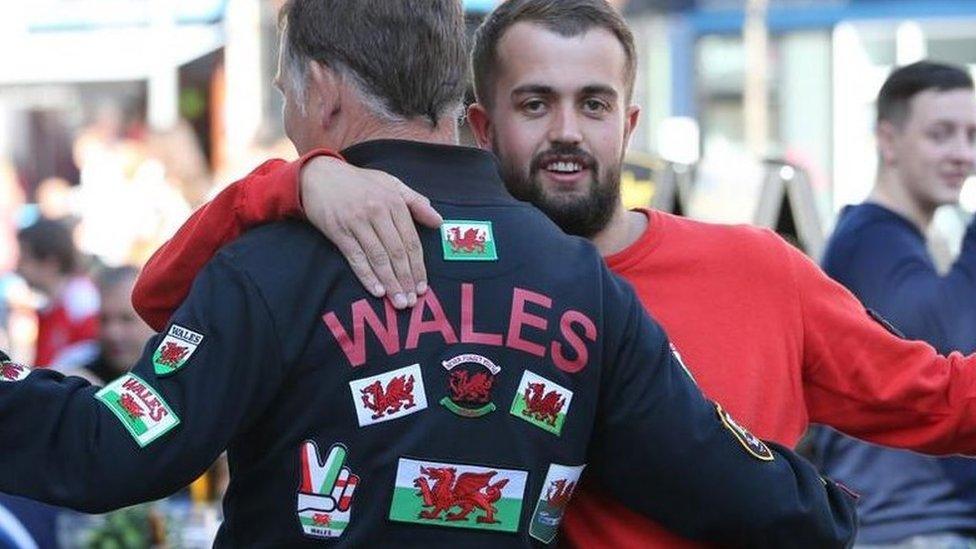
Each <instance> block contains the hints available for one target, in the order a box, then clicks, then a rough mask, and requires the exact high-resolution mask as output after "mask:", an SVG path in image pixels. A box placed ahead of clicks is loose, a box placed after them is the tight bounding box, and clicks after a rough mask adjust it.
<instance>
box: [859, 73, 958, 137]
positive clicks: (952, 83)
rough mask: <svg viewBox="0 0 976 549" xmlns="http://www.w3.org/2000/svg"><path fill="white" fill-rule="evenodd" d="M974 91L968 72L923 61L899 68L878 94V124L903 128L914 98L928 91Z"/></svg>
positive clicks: (889, 77)
mask: <svg viewBox="0 0 976 549" xmlns="http://www.w3.org/2000/svg"><path fill="white" fill-rule="evenodd" d="M933 89H934V90H938V91H949V90H956V89H969V90H972V89H973V78H972V77H971V76H970V75H969V73H967V72H966V71H965V70H964V69H962V68H960V67H955V66H952V65H946V64H943V63H934V62H932V61H919V62H917V63H912V64H911V65H905V66H904V67H899V68H897V69H895V70H894V71H893V72H892V73H891V74H890V75H889V76H888V79H887V80H885V83H884V85H882V86H881V91H880V92H879V93H878V120H877V121H878V122H879V123H880V122H882V121H884V122H890V123H892V124H895V125H896V126H900V125H901V124H902V123H904V122H905V120H906V119H908V114H909V107H910V106H911V105H910V103H911V100H912V98H913V97H915V96H916V95H918V94H919V93H922V92H923V91H926V90H933Z"/></svg>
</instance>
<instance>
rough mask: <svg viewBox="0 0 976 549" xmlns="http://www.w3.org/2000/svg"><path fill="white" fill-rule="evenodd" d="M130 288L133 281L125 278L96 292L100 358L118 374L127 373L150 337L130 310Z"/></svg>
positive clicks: (143, 325)
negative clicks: (100, 305)
mask: <svg viewBox="0 0 976 549" xmlns="http://www.w3.org/2000/svg"><path fill="white" fill-rule="evenodd" d="M134 285H135V278H128V279H125V280H121V281H119V282H118V283H116V284H113V285H111V286H109V287H106V288H100V289H99V293H100V295H101V300H102V310H101V314H100V317H99V322H100V334H99V339H100V343H101V346H102V354H103V355H104V357H105V359H106V361H107V362H108V363H109V364H110V365H111V366H112V367H113V368H115V369H116V370H117V371H119V372H122V371H125V370H128V369H129V368H130V367H132V366H133V365H134V364H135V363H136V361H138V360H139V357H141V356H142V350H143V347H144V346H145V345H146V341H148V340H149V338H150V337H152V336H153V334H154V332H153V331H152V329H151V328H150V327H149V326H148V325H146V323H145V322H143V321H142V319H141V318H139V315H137V314H136V311H135V309H133V308H132V300H131V296H132V287H133V286H134Z"/></svg>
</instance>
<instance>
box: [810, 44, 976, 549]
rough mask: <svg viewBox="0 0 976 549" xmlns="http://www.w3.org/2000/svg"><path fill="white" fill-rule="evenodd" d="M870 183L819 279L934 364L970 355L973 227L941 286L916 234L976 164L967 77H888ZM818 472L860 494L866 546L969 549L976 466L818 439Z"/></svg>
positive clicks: (833, 436) (973, 338) (832, 437)
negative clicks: (939, 358) (915, 343)
mask: <svg viewBox="0 0 976 549" xmlns="http://www.w3.org/2000/svg"><path fill="white" fill-rule="evenodd" d="M877 142H878V151H879V157H880V158H879V160H880V162H879V168H878V177H877V181H876V183H875V186H874V189H873V190H872V192H871V195H870V197H869V198H868V200H867V201H866V202H864V203H863V204H859V205H857V206H848V207H847V208H845V209H844V210H843V212H842V213H841V216H840V220H839V221H838V223H837V228H836V230H835V231H834V234H833V236H832V237H831V238H830V241H829V243H828V246H827V251H826V253H825V255H824V260H823V264H824V269H825V270H826V271H827V273H828V274H829V275H831V276H832V277H834V278H835V279H836V280H838V281H839V282H841V283H842V284H844V285H845V286H847V287H848V288H849V289H850V290H851V291H853V292H854V294H855V295H857V297H858V298H860V299H861V301H862V302H864V304H865V305H866V306H868V307H870V308H871V309H873V310H875V311H878V312H879V313H880V314H881V315H883V316H884V317H885V318H887V319H888V320H890V321H891V322H892V323H893V324H894V326H895V327H896V328H897V329H899V330H901V331H903V332H904V333H905V335H906V336H907V337H909V338H912V339H923V340H925V341H927V342H929V343H931V344H932V345H933V346H935V348H936V349H938V350H939V351H940V352H942V353H949V352H951V351H962V352H964V353H971V352H973V351H974V350H976V224H973V223H971V224H970V226H969V228H968V229H967V230H966V234H965V237H964V240H963V246H962V252H961V254H960V256H959V258H958V260H957V261H956V262H955V263H954V264H953V265H952V266H951V268H950V269H949V271H948V272H947V273H946V274H945V275H943V274H941V273H939V271H938V270H937V269H936V266H935V263H934V261H933V259H932V257H931V256H930V254H929V252H928V250H927V248H926V240H925V233H926V231H927V230H928V228H929V225H930V224H931V222H932V216H933V215H934V214H935V210H936V209H937V208H938V207H940V206H945V205H949V204H957V203H958V202H959V192H960V190H961V189H962V185H963V183H964V182H965V180H966V178H968V177H969V176H970V175H972V173H973V165H974V157H976V94H974V91H973V80H972V78H971V77H970V76H969V74H967V73H966V72H965V70H963V69H961V68H957V67H953V66H948V65H942V64H938V63H931V62H926V61H922V62H918V63H914V64H912V65H908V66H905V67H902V68H899V69H897V70H896V71H894V72H893V73H892V74H891V76H889V77H888V79H887V81H886V82H885V84H884V86H883V87H882V88H881V92H880V94H879V95H878V118H877ZM816 440H817V448H818V453H819V455H820V456H821V459H822V461H823V469H824V471H825V472H826V473H828V474H829V475H830V476H832V477H834V478H838V479H840V480H842V481H843V482H844V483H846V484H847V485H848V486H851V487H852V488H854V489H855V490H856V491H858V492H860V493H861V494H862V497H861V499H860V500H859V501H858V510H859V513H860V518H861V526H862V530H861V533H860V535H859V536H858V541H859V543H860V544H865V545H863V546H864V547H926V548H957V547H958V548H963V547H972V546H973V545H974V544H976V462H973V461H972V460H969V459H964V458H949V459H941V460H940V459H934V458H929V457H923V456H920V455H918V454H914V453H911V452H906V451H897V450H888V449H884V448H880V447H877V446H872V445H869V444H865V443H863V442H858V441H855V440H854V439H851V438H848V437H846V436H843V435H841V434H838V433H837V432H836V431H832V430H827V429H824V430H823V431H821V432H819V434H818V435H817V437H816Z"/></svg>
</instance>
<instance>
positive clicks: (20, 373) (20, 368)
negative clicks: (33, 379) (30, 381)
mask: <svg viewBox="0 0 976 549" xmlns="http://www.w3.org/2000/svg"><path fill="white" fill-rule="evenodd" d="M30 373H31V369H30V368H28V367H27V366H24V365H23V364H17V363H16V362H0V382H4V381H6V382H8V383H13V382H14V381H21V380H23V379H27V376H29V375H30Z"/></svg>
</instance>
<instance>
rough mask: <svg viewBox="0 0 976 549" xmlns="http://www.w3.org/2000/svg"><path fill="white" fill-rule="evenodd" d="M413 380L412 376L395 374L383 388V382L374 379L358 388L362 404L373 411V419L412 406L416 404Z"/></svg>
mask: <svg viewBox="0 0 976 549" xmlns="http://www.w3.org/2000/svg"><path fill="white" fill-rule="evenodd" d="M413 381H414V380H413V376H410V377H409V378H408V377H407V376H406V375H402V376H397V377H395V378H393V379H391V380H390V382H389V383H387V384H386V388H385V389H384V388H383V384H382V383H381V382H380V381H379V380H376V381H374V382H373V383H371V384H369V385H367V386H366V387H364V388H362V389H360V390H359V392H360V393H362V395H361V396H362V399H363V405H365V406H366V408H368V409H370V410H372V411H373V412H375V413H374V414H373V419H379V418H381V417H383V416H385V415H386V414H395V413H397V412H399V411H400V410H401V409H402V410H408V409H410V408H413V407H414V406H415V405H416V404H415V403H414V401H413Z"/></svg>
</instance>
